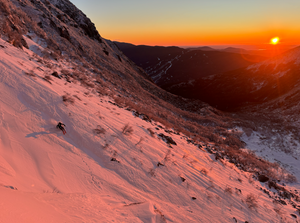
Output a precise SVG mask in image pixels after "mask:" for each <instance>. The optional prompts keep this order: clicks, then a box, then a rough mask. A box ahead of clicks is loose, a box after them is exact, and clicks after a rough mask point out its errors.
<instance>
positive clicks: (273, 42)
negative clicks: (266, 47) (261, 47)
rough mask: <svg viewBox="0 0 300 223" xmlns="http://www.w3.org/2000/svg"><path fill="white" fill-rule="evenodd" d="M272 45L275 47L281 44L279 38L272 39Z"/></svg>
mask: <svg viewBox="0 0 300 223" xmlns="http://www.w3.org/2000/svg"><path fill="white" fill-rule="evenodd" d="M270 43H271V44H273V45H276V44H278V43H279V37H274V38H272V39H271V41H270Z"/></svg>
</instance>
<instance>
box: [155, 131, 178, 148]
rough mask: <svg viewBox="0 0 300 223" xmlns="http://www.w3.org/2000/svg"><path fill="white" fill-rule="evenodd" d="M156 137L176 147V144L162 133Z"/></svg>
mask: <svg viewBox="0 0 300 223" xmlns="http://www.w3.org/2000/svg"><path fill="white" fill-rule="evenodd" d="M158 136H159V137H160V138H161V139H162V140H163V141H164V142H165V143H167V144H172V145H177V143H176V142H175V141H174V140H173V139H172V138H171V137H170V136H166V135H164V134H162V133H160V134H158Z"/></svg>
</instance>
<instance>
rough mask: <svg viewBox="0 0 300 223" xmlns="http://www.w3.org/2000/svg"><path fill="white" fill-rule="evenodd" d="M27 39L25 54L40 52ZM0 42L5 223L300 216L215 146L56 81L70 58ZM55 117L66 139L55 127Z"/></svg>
mask: <svg viewBox="0 0 300 223" xmlns="http://www.w3.org/2000/svg"><path fill="white" fill-rule="evenodd" d="M24 38H26V37H24ZM28 42H30V41H28ZM30 43H31V44H29V45H30V46H31V47H29V49H30V48H31V49H36V48H37V47H41V46H39V45H38V44H37V43H34V42H30ZM35 44H36V47H32V46H33V45H35ZM0 46H1V48H0V71H1V73H0V185H1V186H0V197H1V201H0V207H1V208H0V222H4V223H6V222H30V223H32V222H222V223H223V222H296V218H299V213H298V212H297V211H296V209H295V208H293V207H292V205H291V204H292V202H296V201H295V199H296V198H290V199H289V200H287V201H284V202H286V203H287V205H282V203H280V202H279V201H280V199H279V200H278V199H277V200H278V201H277V202H275V201H274V200H276V199H275V195H272V192H270V193H271V195H270V197H273V198H270V197H269V195H267V193H264V192H263V190H262V189H265V191H267V192H268V191H269V190H270V189H268V188H267V186H266V184H264V183H258V182H257V181H255V180H253V178H252V175H251V174H250V173H246V172H243V171H241V170H239V169H238V168H237V167H236V166H234V164H232V163H229V162H228V161H226V160H222V159H219V160H216V159H215V156H214V155H212V154H209V153H208V152H207V151H206V149H209V148H211V149H212V147H213V144H211V145H210V144H204V143H201V142H200V143H198V144H196V145H194V144H193V143H188V141H187V139H188V138H187V137H186V136H184V135H183V134H182V133H179V134H177V133H175V132H173V131H171V132H166V131H165V130H164V127H162V126H161V124H160V123H155V122H153V121H152V122H146V121H145V120H142V119H141V118H139V117H136V116H135V115H134V114H133V112H132V111H128V110H126V109H124V108H120V107H118V106H116V104H114V103H113V102H110V101H111V99H110V98H108V97H106V96H105V97H104V96H102V97H99V94H98V93H97V92H96V91H95V90H93V88H88V87H86V86H83V85H81V84H80V83H79V82H77V83H74V82H72V83H70V82H68V81H66V79H64V78H62V79H59V78H57V77H54V76H51V74H52V73H53V70H55V69H60V70H70V69H71V68H72V67H73V66H74V64H72V63H71V62H68V61H67V60H59V61H55V60H51V59H50V60H47V63H41V62H40V61H41V58H40V57H39V56H36V55H35V54H34V53H33V52H32V51H31V50H27V49H24V51H23V50H21V49H18V48H15V47H13V46H12V45H10V44H8V43H6V42H5V41H3V40H2V39H0ZM49 77H50V78H49ZM62 96H65V101H63V98H62ZM59 121H61V122H63V123H65V124H66V130H67V134H66V135H63V134H62V132H61V131H60V130H58V129H56V128H55V126H56V124H57V123H58V122H59ZM126 124H128V126H129V131H127V133H126V131H124V126H126ZM130 127H131V128H132V129H133V131H132V132H131V131H130ZM153 132H154V133H153ZM159 134H163V135H165V136H170V137H172V139H173V140H174V141H175V142H176V144H177V145H174V144H168V143H166V142H165V141H166V140H163V139H162V137H163V136H162V135H161V136H162V137H159ZM287 188H288V190H292V189H294V188H292V187H287ZM274 192H275V191H274ZM291 214H292V215H293V216H292V215H291Z"/></svg>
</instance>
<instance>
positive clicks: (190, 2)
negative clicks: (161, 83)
mask: <svg viewBox="0 0 300 223" xmlns="http://www.w3.org/2000/svg"><path fill="white" fill-rule="evenodd" d="M71 1H72V2H73V3H74V4H75V5H77V6H78V7H79V8H80V9H81V10H83V12H85V13H86V14H87V16H88V17H90V18H91V20H92V21H93V22H94V23H95V25H96V27H97V29H98V31H99V33H100V34H101V36H103V37H104V38H107V39H110V40H115V41H121V42H128V43H133V44H145V45H177V46H191V45H198V46H199V45H231V44H232V45H263V44H268V43H269V42H270V39H271V38H272V37H274V36H278V37H279V38H280V44H288V45H298V44H299V40H300V26H299V21H300V13H299V10H298V9H300V1H299V0H285V1H282V0H280V1H279V0H251V1H243V0H210V1H208V0H186V1H179V0H163V1H161V0H160V1H158V0H152V1H141V0H127V1H124V0H112V1H96V0H86V1H84V2H83V1H81V0H71Z"/></svg>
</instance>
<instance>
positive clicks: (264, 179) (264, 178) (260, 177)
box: [258, 175, 269, 183]
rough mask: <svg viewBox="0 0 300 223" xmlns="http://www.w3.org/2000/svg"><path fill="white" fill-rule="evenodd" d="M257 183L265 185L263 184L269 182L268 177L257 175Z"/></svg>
mask: <svg viewBox="0 0 300 223" xmlns="http://www.w3.org/2000/svg"><path fill="white" fill-rule="evenodd" d="M258 181H259V182H262V183H265V182H267V181H269V177H267V176H265V175H259V176H258Z"/></svg>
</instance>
